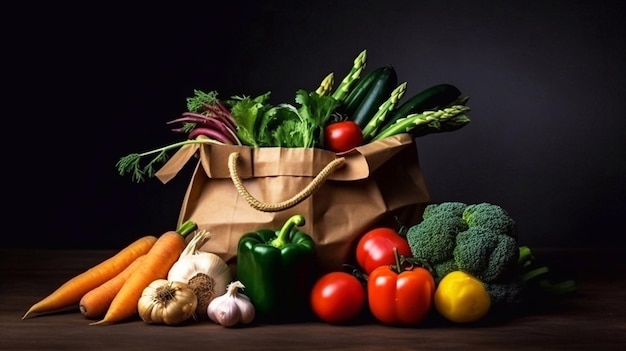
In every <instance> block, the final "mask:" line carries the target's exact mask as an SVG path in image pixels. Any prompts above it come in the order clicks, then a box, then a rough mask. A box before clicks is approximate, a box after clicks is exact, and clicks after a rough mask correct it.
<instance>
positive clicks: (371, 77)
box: [341, 67, 385, 116]
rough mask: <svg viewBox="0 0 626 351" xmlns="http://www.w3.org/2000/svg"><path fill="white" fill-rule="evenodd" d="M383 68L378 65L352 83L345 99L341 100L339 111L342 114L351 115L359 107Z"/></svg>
mask: <svg viewBox="0 0 626 351" xmlns="http://www.w3.org/2000/svg"><path fill="white" fill-rule="evenodd" d="M384 70H385V67H378V68H376V69H374V70H373V71H370V72H368V73H367V74H366V75H365V76H363V77H362V78H361V79H359V80H358V81H357V83H356V84H355V85H354V88H353V89H352V90H351V91H350V93H349V94H348V96H346V98H345V100H344V101H343V106H342V107H341V112H342V113H343V114H345V115H347V116H352V114H353V113H354V111H355V110H356V109H357V107H359V104H360V103H361V101H363V99H364V98H365V96H367V93H368V92H369V90H370V88H371V87H372V86H373V85H374V83H375V82H376V80H378V77H379V76H380V75H381V74H382V73H383V71H384Z"/></svg>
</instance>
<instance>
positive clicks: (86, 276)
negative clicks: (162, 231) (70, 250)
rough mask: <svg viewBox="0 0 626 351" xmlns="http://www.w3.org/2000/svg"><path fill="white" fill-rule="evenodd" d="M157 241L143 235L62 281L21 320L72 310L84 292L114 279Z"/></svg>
mask: <svg viewBox="0 0 626 351" xmlns="http://www.w3.org/2000/svg"><path fill="white" fill-rule="evenodd" d="M157 239H158V238H157V237H155V236H153V235H147V236H144V237H141V238H139V239H137V240H135V241H134V242H132V243H131V244H130V245H128V246H126V247H125V248H123V249H122V250H120V251H119V252H118V253H117V254H115V255H114V256H112V257H110V258H108V259H107V260H105V261H102V262H100V263H99V264H97V265H95V266H93V267H91V268H89V269H88V270H86V271H84V272H83V273H80V274H79V275H77V276H75V277H73V278H71V279H70V280H68V281H66V282H65V283H64V284H63V285H61V286H60V287H59V288H57V289H56V290H55V291H53V292H52V293H51V294H50V295H48V296H46V297H45V298H43V299H42V300H41V301H39V302H37V303H35V304H34V305H33V306H32V307H31V308H30V309H29V310H28V311H26V313H25V314H24V316H23V317H22V319H26V318H27V317H29V316H31V315H32V314H33V313H48V312H54V311H58V310H60V309H63V308H67V307H71V306H76V305H77V304H78V303H79V302H80V299H81V298H82V297H83V295H85V294H86V293H87V292H89V291H90V290H92V289H95V288H96V287H98V286H100V285H101V284H103V283H104V282H106V281H107V280H109V279H111V278H113V277H115V276H116V275H117V274H119V273H120V272H121V271H123V270H124V269H125V268H126V267H127V266H128V265H129V264H131V263H132V262H133V261H134V260H135V259H136V258H137V257H139V256H141V255H144V254H146V253H147V252H148V251H149V250H150V249H151V248H152V246H153V245H154V244H155V243H156V241H157Z"/></svg>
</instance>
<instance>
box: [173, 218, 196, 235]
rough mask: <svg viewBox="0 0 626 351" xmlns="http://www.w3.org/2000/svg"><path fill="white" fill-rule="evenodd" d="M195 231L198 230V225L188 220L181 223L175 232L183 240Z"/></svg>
mask: <svg viewBox="0 0 626 351" xmlns="http://www.w3.org/2000/svg"><path fill="white" fill-rule="evenodd" d="M196 229H198V225H197V224H196V223H195V222H192V221H190V220H188V221H185V222H183V223H182V224H181V225H180V226H179V227H178V229H176V232H177V233H178V234H180V235H181V236H182V237H183V238H184V237H186V236H187V235H189V234H190V233H193V231H194V230H196Z"/></svg>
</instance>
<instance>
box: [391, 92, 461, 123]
mask: <svg viewBox="0 0 626 351" xmlns="http://www.w3.org/2000/svg"><path fill="white" fill-rule="evenodd" d="M459 96H461V91H460V90H459V89H458V88H457V87H455V86H454V85H452V84H447V83H442V84H437V85H433V86H431V87H430V88H427V89H424V90H422V91H421V92H419V93H417V94H415V95H413V96H412V97H411V98H409V99H407V100H406V101H405V102H403V103H402V104H401V105H400V106H398V108H397V109H395V110H394V111H393V112H392V113H391V114H390V115H389V118H388V120H387V122H385V125H383V126H382V127H381V128H380V129H379V130H384V129H386V128H387V127H389V126H390V125H392V124H393V123H395V122H396V121H397V120H399V119H400V118H404V117H406V116H408V115H410V114H414V113H422V112H424V111H426V110H432V109H436V108H442V107H445V106H447V105H449V104H451V103H453V102H454V101H455V100H457V99H458V98H459Z"/></svg>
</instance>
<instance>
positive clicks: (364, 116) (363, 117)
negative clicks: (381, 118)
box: [350, 66, 398, 129]
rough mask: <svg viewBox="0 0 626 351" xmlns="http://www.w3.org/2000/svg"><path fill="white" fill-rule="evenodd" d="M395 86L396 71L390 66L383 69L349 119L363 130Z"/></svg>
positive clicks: (396, 81)
mask: <svg viewBox="0 0 626 351" xmlns="http://www.w3.org/2000/svg"><path fill="white" fill-rule="evenodd" d="M397 85H398V76H397V75H396V70H395V69H394V68H393V67H392V66H386V67H383V69H382V71H381V72H380V73H379V74H378V75H377V76H376V80H375V81H374V83H373V84H372V86H371V87H370V88H369V89H368V90H367V94H366V95H365V97H364V98H363V100H362V101H361V103H359V106H358V107H357V108H356V110H354V113H352V115H351V116H350V118H351V119H352V120H353V121H354V122H355V123H356V124H357V125H358V126H359V127H361V129H363V128H365V125H367V122H369V120H370V119H371V118H372V117H373V116H374V114H376V111H378V108H379V107H380V105H381V104H382V103H383V102H385V101H386V100H387V99H388V98H389V95H390V94H391V92H392V91H393V90H394V89H395V88H396V86H397Z"/></svg>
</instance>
